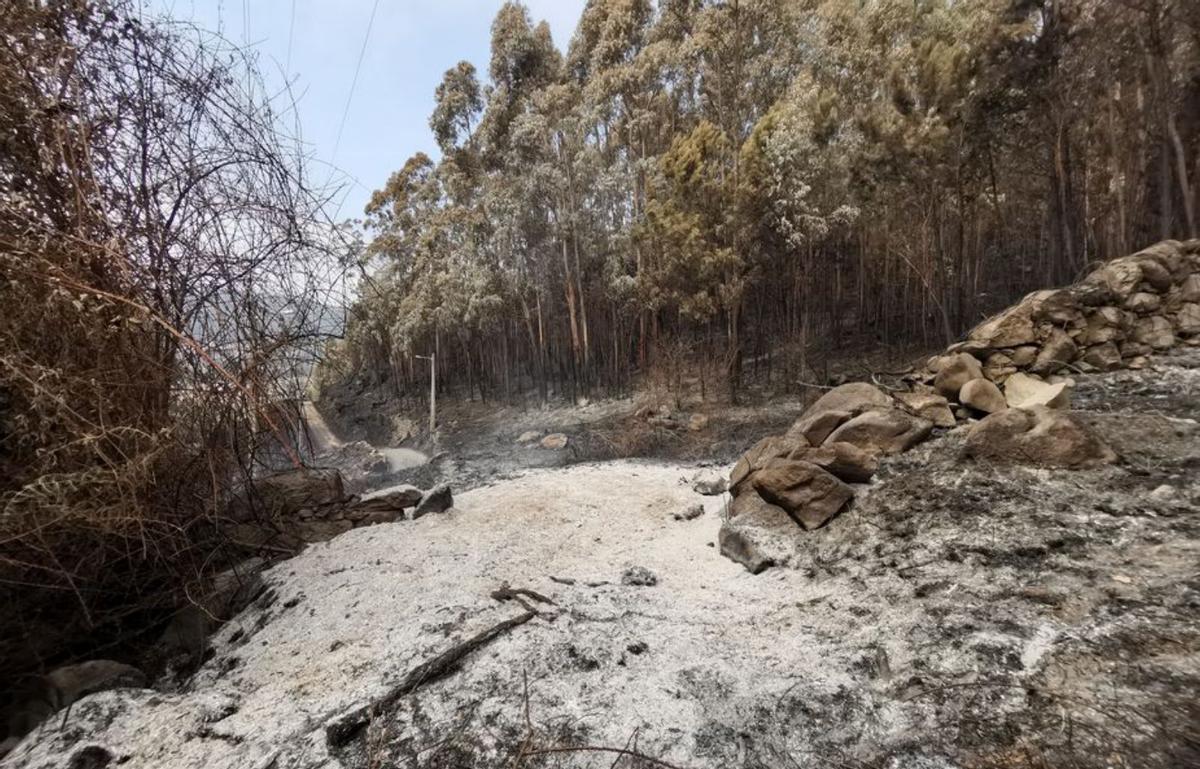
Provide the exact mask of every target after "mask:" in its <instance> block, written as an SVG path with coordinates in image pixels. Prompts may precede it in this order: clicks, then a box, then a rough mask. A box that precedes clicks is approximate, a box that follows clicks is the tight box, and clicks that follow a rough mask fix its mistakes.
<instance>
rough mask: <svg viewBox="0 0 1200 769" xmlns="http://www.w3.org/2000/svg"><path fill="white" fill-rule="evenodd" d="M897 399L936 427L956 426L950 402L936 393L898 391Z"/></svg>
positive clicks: (910, 410) (911, 411)
mask: <svg viewBox="0 0 1200 769" xmlns="http://www.w3.org/2000/svg"><path fill="white" fill-rule="evenodd" d="M896 399H897V400H898V401H900V403H902V404H903V405H904V407H905V408H906V409H908V411H909V412H910V413H912V414H915V415H917V416H919V417H921V418H922V419H928V420H929V421H930V422H932V423H933V425H934V427H954V425H955V422H954V412H953V411H951V410H950V402H949V401H948V400H946V397H945V396H943V395H938V394H936V393H897V394H896Z"/></svg>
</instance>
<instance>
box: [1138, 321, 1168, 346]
mask: <svg viewBox="0 0 1200 769" xmlns="http://www.w3.org/2000/svg"><path fill="white" fill-rule="evenodd" d="M1133 340H1134V341H1135V342H1139V343H1141V344H1144V345H1148V346H1150V347H1151V348H1153V349H1155V350H1167V349H1170V348H1171V347H1174V346H1175V329H1174V327H1173V326H1172V325H1171V322H1170V321H1169V320H1167V319H1166V318H1164V317H1162V316H1161V315H1151V316H1150V317H1148V318H1142V319H1141V320H1139V321H1137V322H1136V323H1135V324H1134V325H1133Z"/></svg>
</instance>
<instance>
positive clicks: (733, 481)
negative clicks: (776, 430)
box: [729, 435, 808, 497]
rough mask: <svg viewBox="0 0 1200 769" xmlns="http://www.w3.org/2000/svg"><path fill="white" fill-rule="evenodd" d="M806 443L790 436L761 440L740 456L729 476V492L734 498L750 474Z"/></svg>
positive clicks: (773, 436)
mask: <svg viewBox="0 0 1200 769" xmlns="http://www.w3.org/2000/svg"><path fill="white" fill-rule="evenodd" d="M807 445H808V442H807V441H805V440H804V439H803V438H797V437H794V436H791V435H771V436H768V437H766V438H763V439H762V440H760V441H759V442H758V443H756V444H754V445H753V446H751V447H750V450H749V451H747V452H746V453H745V454H742V456H741V458H739V459H738V462H737V464H736V465H734V466H733V471H732V472H730V474H729V491H730V492H732V493H733V495H734V496H735V497H736V496H737V495H738V494H740V493H741V485H742V482H743V481H745V480H746V478H747V477H749V476H750V474H751V473H753V472H756V471H757V470H761V469H762V468H763V467H765V466H766V464H767V462H769V461H771V460H772V459H777V458H779V457H786V456H787V455H788V454H790V453H792V452H793V451H795V450H796V449H798V448H803V447H805V446H807Z"/></svg>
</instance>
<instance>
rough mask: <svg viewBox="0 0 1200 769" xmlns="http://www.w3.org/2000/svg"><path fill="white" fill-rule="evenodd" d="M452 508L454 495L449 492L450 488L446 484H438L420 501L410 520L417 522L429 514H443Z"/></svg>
mask: <svg viewBox="0 0 1200 769" xmlns="http://www.w3.org/2000/svg"><path fill="white" fill-rule="evenodd" d="M452 507H454V495H453V494H452V493H451V492H450V487H449V486H448V485H446V484H444V483H443V484H440V485H438V486H434V487H433V488H432V489H430V490H429V491H428V492H427V493H426V494H425V496H424V497H422V498H421V501H420V502H419V503H418V504H417V506H416V508H414V509H413V512H412V520H414V521H415V520H417V519H418V518H421V517H423V516H426V515H429V514H430V513H444V512H446V511H447V510H449V509H450V508H452Z"/></svg>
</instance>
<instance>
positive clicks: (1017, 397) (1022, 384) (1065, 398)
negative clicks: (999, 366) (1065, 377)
mask: <svg viewBox="0 0 1200 769" xmlns="http://www.w3.org/2000/svg"><path fill="white" fill-rule="evenodd" d="M1004 400H1005V401H1006V402H1007V403H1008V405H1009V406H1010V407H1012V408H1018V409H1020V408H1031V407H1033V406H1047V407H1049V408H1053V409H1066V408H1070V407H1071V388H1070V386H1069V385H1068V384H1067V383H1066V382H1059V383H1058V384H1050V383H1048V382H1043V381H1042V380H1040V379H1035V378H1034V377H1031V376H1029V375H1028V374H1013V375H1012V376H1010V377H1009V378H1008V380H1007V381H1005V383H1004Z"/></svg>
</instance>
